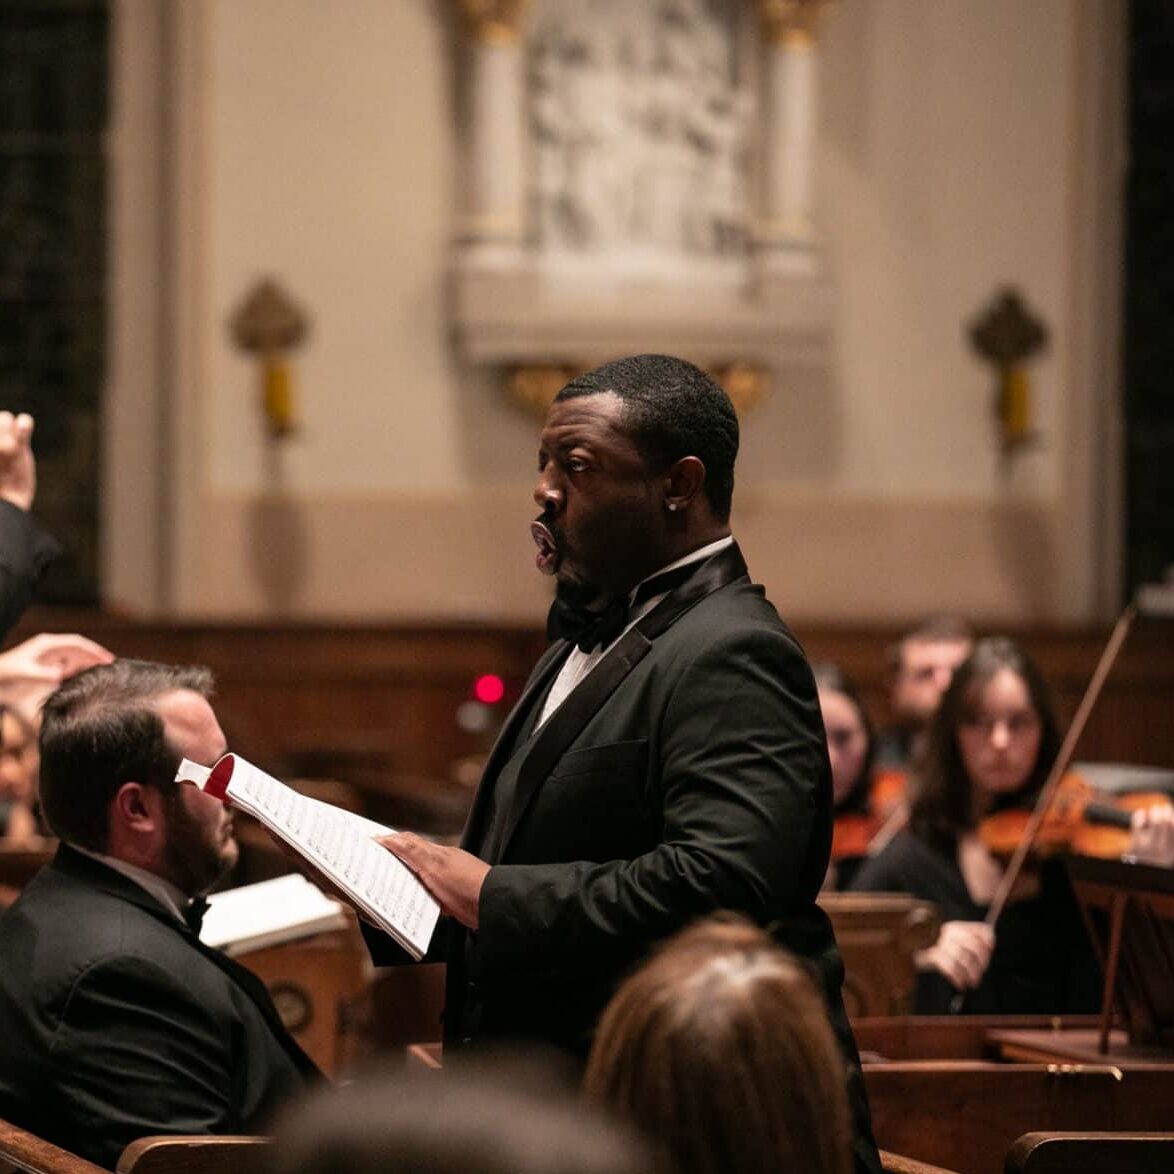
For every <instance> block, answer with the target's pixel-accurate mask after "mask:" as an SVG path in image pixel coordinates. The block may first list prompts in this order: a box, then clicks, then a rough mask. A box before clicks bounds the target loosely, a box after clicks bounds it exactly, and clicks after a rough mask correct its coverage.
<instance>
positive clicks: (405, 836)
mask: <svg viewBox="0 0 1174 1174" xmlns="http://www.w3.org/2000/svg"><path fill="white" fill-rule="evenodd" d="M375 842H376V843H377V844H382V845H383V847H385V848H386V849H387V850H388V851H389V852H392V853H394V854H395V855H396V856H398V857H399V858H400V859H401V860H402V861H403V862H404V863H405V864H406V865H407V866H408V867H409V868H410V869H411V870H412V871H413V872H414V873H415V874H416V876H418V877H419V878H420V881H421V883H422V884H423V885H424V887H425V888H426V889H427V890H428V891H429V892H430V893H431V894H432V895H433V896H434V897H435V898H436V900H437V901H438V902H439V904H440V907H441V909H442V910H443V911H444V912H445V913H447V914H448V915H449V916H450V917H455V918H456V919H457V921H459V922H460V923H461V924H462V925H466V926H468V927H469V929H476V928H477V924H478V921H479V919H480V908H481V886H482V885H483V884H484V883H485V876H486V874H487V873H488V872H489V865H488V864H486V863H485V861H484V860H479V859H478V858H477V857H476V856H473V855H472V854H471V853H469V852H464V851H462V850H461V849H460V848H449V847H446V846H445V845H443V844H433V843H432V842H431V841H429V840H424V839H421V838H420V837H419V836H417V835H413V834H412V833H411V832H397V833H396V834H395V835H393V836H383V837H381V838H380V839H378V840H376V841H375Z"/></svg>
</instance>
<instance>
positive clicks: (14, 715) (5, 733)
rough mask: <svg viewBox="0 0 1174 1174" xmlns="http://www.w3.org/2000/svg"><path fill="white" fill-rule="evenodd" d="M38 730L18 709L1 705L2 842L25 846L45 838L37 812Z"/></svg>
mask: <svg viewBox="0 0 1174 1174" xmlns="http://www.w3.org/2000/svg"><path fill="white" fill-rule="evenodd" d="M39 764H40V754H39V753H38V751H37V732H36V730H35V729H34V728H33V725H32V723H31V722H29V721H27V720H26V719H25V718H24V717H22V716H21V714H20V713H18V712H17V711H16V710H15V709H12V708H11V707H10V706H7V705H0V843H2V844H6V845H25V844H29V843H31V842H33V841H36V840H39V839H40V838H41V827H40V823H39V821H38V818H37V813H36V808H35V804H36V796H37V767H38V766H39Z"/></svg>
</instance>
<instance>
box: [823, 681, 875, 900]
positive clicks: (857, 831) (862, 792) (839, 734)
mask: <svg viewBox="0 0 1174 1174" xmlns="http://www.w3.org/2000/svg"><path fill="white" fill-rule="evenodd" d="M811 669H812V673H813V674H814V676H815V685H816V688H817V689H818V690H819V708H820V712H821V714H822V715H823V726H824V731H825V732H826V734H827V740H828V759H829V760H830V761H831V766H832V804H833V806H834V809H835V822H834V824H833V826H832V859H831V864H830V865H829V867H828V875H827V880H826V881H825V882H824V888H826V889H846V888H847V887H848V886H849V883H850V882H851V880H852V878H853V877H854V876H855V875H856V871H857V869H858V868H859V867H860V865H861V863H862V862H863V860H864V857H865V855H866V853H867V852H868V847H869V844H871V842H872V838H873V836H874V835H875V834H876V831H877V828H878V827H879V821H878V820H877V819H876V818H875V817H874V815H873V812H872V805H871V790H872V762H873V757H874V753H875V745H874V738H873V732H872V723H871V722H870V721H869V720H868V713H867V711H866V710H865V708H864V705H863V704H862V702H861V700H860V698H859V697H858V696H857V694H856V692H855V690H853V689H852V687H851V686H850V685H849V684H848V683H847V681H846V680H845V679H844V676H843V674H842V673H841V672H840V670H839V668H838V667H837V666H836V665H834V664H832V663H831V662H830V661H819V662H817V663H816V664H813V665H812V666H811Z"/></svg>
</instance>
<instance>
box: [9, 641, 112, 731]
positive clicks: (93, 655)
mask: <svg viewBox="0 0 1174 1174" xmlns="http://www.w3.org/2000/svg"><path fill="white" fill-rule="evenodd" d="M113 659H114V653H113V652H111V651H110V650H109V649H108V648H103V647H102V645H101V644H98V643H96V642H95V641H93V640H89V639H87V638H86V637H85V636H79V635H77V634H76V633H73V632H70V633H59V632H42V633H41V634H40V635H38V636H32V637H30V638H29V639H28V640H25V641H24V642H23V643H21V644H18V645H16V647H15V648H10V649H9V650H8V651H7V652H0V701H3V702H4V703H5V704H7V705H11V706H12V707H13V708H14V709H16V710H18V711H19V712H20V713H21V714H22V715H23V716H24V717H26V718H29V719H32V718H33V717H34V716H35V714H36V711H37V708H38V707H39V706H40V704H41V702H42V701H44V700H45V698H46V697H48V696H49V694H50V693H52V692H53V690H54V689H56V688H57V686H58V685H60V684H61V682H62V681H64V680H65V678H66V677H72V676H73V674H74V673H80V672H81V671H82V669H88V668H90V667H91V666H92V665H96V664H109V663H110V661H112V660H113Z"/></svg>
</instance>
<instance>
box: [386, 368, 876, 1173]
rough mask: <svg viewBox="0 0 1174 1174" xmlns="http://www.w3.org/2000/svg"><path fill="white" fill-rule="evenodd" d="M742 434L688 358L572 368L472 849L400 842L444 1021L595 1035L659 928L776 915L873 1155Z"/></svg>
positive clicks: (794, 701)
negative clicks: (427, 898) (742, 456)
mask: <svg viewBox="0 0 1174 1174" xmlns="http://www.w3.org/2000/svg"><path fill="white" fill-rule="evenodd" d="M737 448H738V422H737V417H736V416H735V414H734V410H733V407H732V405H731V404H730V401H729V399H728V398H727V396H726V395H725V393H724V392H723V391H722V390H721V389H720V388H719V387H718V386H717V385H716V384H715V383H714V382H713V381H712V380H711V379H709V377H708V376H706V375H705V374H704V373H703V372H701V371H700V370H698V369H697V368H696V367H694V366H693V365H692V364H690V363H686V362H684V361H682V360H680V359H674V358H669V357H666V356H661V355H641V356H637V357H635V358H631V359H623V360H620V361H617V362H614V363H609V364H607V365H605V366H603V367H600V368H598V369H597V370H595V371H592V372H590V373H588V374H586V375H583V376H580V377H579V378H577V379H574V380H572V381H571V382H570V383H569V384H568V385H567V386H566V387H565V388H563V390H562V391H561V392H560V393H559V395H558V396H557V398H556V400H555V402H554V404H553V406H552V407H551V409H550V413H549V415H548V416H547V420H546V426H545V428H544V430H543V433H542V437H541V441H540V446H539V453H538V469H539V472H538V484H537V487H536V489H535V494H534V496H535V500H536V502H537V504H538V506H539V508H540V510H541V514H540V516H539V518H538V519H537V520H536V521H535V522H534V523H533V525H532V531H533V534H534V537H535V541H536V542H537V545H538V555H537V564H538V569H539V570H541V571H543V572H545V573H547V574H550V575H553V576H554V577H555V579H556V582H557V599H556V602H555V606H554V608H553V609H552V616H551V620H552V625H553V628H554V631H553V635H554V636H555V639H554V641H553V643H552V644H551V646H550V648H549V649H548V650H547V652H546V653H545V655H544V656H543V657H542V659H541V660H540V661H539V663H538V665H537V667H536V668H535V670H534V672H533V674H532V676H531V678H530V681H529V683H528V684H527V686H526V689H525V691H524V693H523V695H522V697H521V699H520V701H519V703H518V705H517V706H516V707H515V709H514V711H513V712H512V713H511V714H510V716H509V717H508V718H507V720H506V723H505V726H504V728H503V730H502V733H501V735H500V737H499V739H498V742H497V744H496V746H495V747H494V749H493V752H492V754H491V755H490V758H489V761H488V763H487V765H486V769H485V773H484V776H483V778H482V781H481V785H480V787H479V789H478V792H477V796H476V799H475V801H474V805H473V809H472V812H471V814H470V817H469V823H468V826H467V828H466V830H465V835H464V839H463V841H462V846H461V848H452V847H445V846H441V845H437V844H431V843H428V842H426V841H423V840H421V839H419V838H418V837H415V836H411V835H407V834H404V835H398V836H393V837H389V838H387V839H386V840H385V841H384V843H385V844H386V845H387V847H388V848H389V849H390V850H391V851H393V852H395V853H396V855H398V856H399V857H400V858H401V859H402V860H404V861H405V863H407V864H408V866H409V867H411V868H412V869H413V870H414V871H415V872H416V873H417V874H418V875H419V876H420V878H421V879H422V881H423V882H424V884H425V885H426V886H427V887H428V888H429V889H430V890H431V891H432V893H433V894H434V895H435V896H436V897H437V899H438V900H439V902H440V903H441V905H442V907H443V908H444V910H445V912H446V913H447V914H449V915H450V917H451V918H452V921H451V922H450V923H449V924H448V925H447V927H446V928H447V930H448V931H450V932H449V933H448V935H447V938H446V940H444V941H443V942H442V943H441V944H440V950H441V953H442V955H443V956H444V957H445V958H446V960H447V962H448V986H447V997H446V1007H445V1040H446V1045H450V1046H451V1045H458V1046H459V1045H460V1044H462V1043H474V1042H477V1041H479V1040H499V1039H514V1040H517V1039H530V1040H538V1041H542V1042H545V1043H550V1044H555V1045H558V1046H562V1047H564V1048H567V1049H569V1050H571V1051H572V1052H575V1053H577V1054H580V1055H582V1054H584V1053H585V1051H586V1048H587V1045H588V1043H589V1041H590V1036H591V1032H592V1030H593V1028H594V1024H595V1020H596V1018H597V1016H598V1015H599V1012H600V1010H601V1009H602V1008H603V1006H604V1004H605V1003H606V1002H607V1000H608V998H609V997H610V995H611V993H612V991H613V989H614V987H615V985H616V982H617V980H618V979H619V978H620V977H622V975H623V974H624V973H625V971H626V970H627V969H628V968H629V967H631V966H632V965H633V963H634V962H636V961H637V960H638V959H639V958H640V957H642V956H643V955H644V954H646V953H647V951H648V950H649V948H650V947H651V946H652V945H654V944H655V943H656V942H658V941H660V940H662V939H664V938H666V937H668V936H669V935H670V934H671V933H673V932H674V931H675V930H677V929H678V928H680V927H681V926H682V925H684V924H685V923H687V922H689V921H691V920H693V919H694V918H696V917H699V916H701V915H703V914H707V913H711V912H713V911H714V910H718V909H728V910H733V911H736V912H738V913H742V914H745V915H746V916H748V917H750V918H751V919H753V920H754V921H756V922H757V923H758V924H760V925H763V926H769V927H770V928H771V929H772V931H773V932H774V933H775V934H776V936H777V937H778V939H779V941H780V942H781V943H783V944H784V945H785V946H787V947H789V948H790V949H791V950H792V951H793V952H795V953H796V954H798V955H799V956H800V957H802V958H804V959H806V960H807V961H808V962H810V963H811V964H812V965H813V967H814V969H815V970H816V971H817V973H818V976H819V978H820V979H821V980H822V983H823V987H824V990H825V993H826V996H827V999H828V1005H829V1013H830V1015H831V1018H832V1021H833V1024H834V1026H835V1027H836V1030H837V1032H838V1034H839V1038H840V1041H841V1044H842V1046H843V1049H844V1053H845V1057H846V1061H847V1066H848V1069H849V1083H850V1090H851V1095H852V1098H853V1101H854V1112H855V1119H856V1162H857V1168H858V1169H859V1170H862V1171H864V1170H872V1171H878V1170H879V1169H880V1164H879V1160H878V1157H877V1153H876V1147H875V1144H874V1142H873V1140H872V1134H871V1128H870V1124H869V1117H868V1108H867V1101H866V1099H865V1096H864V1090H863V1083H862V1081H861V1079H860V1073H859V1068H858V1060H857V1056H856V1049H855V1044H854V1042H853V1040H852V1036H851V1031H850V1029H849V1027H848V1023H847V1019H846V1017H845V1015H844V1011H843V1006H842V1003H841V999H840V984H841V981H842V978H843V967H842V964H841V961H840V957H839V953H838V950H837V948H836V944H835V940H834V937H833V934H832V931H831V927H830V925H829V923H828V921H827V918H826V917H825V916H824V914H823V913H822V911H821V910H820V909H819V908H818V907H817V905H816V904H815V898H816V895H817V893H818V892H819V888H820V884H821V882H822V880H823V877H824V873H825V871H826V869H827V863H828V854H829V847H830V842H831V778H830V770H829V766H828V759H827V751H826V745H825V739H824V732H823V726H822V722H821V720H820V711H819V701H818V699H817V695H816V690H815V684H814V682H813V680H812V676H811V671H810V669H809V668H808V665H807V661H806V659H805V658H804V655H803V652H802V650H801V649H800V647H799V645H798V643H797V642H796V641H795V638H794V637H793V636H792V635H791V633H790V632H789V631H788V629H787V628H786V626H785V625H784V624H783V623H782V621H781V620H780V619H779V616H778V613H777V612H776V611H775V609H774V607H773V606H771V604H770V603H769V602H768V601H767V600H766V598H765V596H764V594H763V591H762V589H761V588H760V587H756V586H754V585H752V584H751V582H750V579H749V576H748V575H747V573H746V565H745V563H744V562H743V559H742V555H741V553H740V551H739V550H738V547H737V545H736V544H735V543H734V540H733V538H732V536H731V534H730V527H729V513H730V500H731V494H732V491H733V473H734V458H735V455H736V453H737ZM373 954H374V956H375V960H376V961H380V960H382V959H381V957H380V952H379V950H378V949H377V948H376V949H373ZM780 1095H786V1093H785V1090H780Z"/></svg>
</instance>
